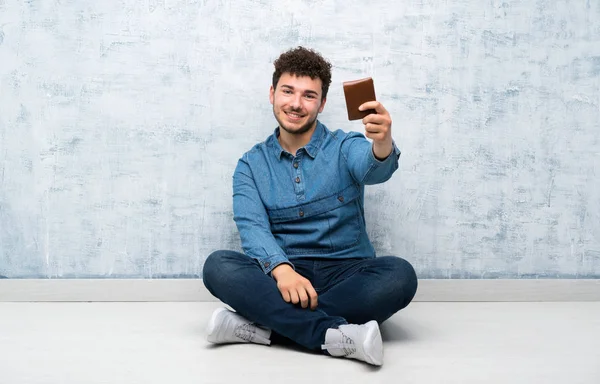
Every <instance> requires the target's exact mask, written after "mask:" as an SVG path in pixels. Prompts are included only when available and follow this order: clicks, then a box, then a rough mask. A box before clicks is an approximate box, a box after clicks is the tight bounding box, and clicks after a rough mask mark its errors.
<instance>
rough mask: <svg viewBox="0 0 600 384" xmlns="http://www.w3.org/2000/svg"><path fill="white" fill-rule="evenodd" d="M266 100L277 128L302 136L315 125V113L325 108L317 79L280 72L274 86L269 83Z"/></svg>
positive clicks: (320, 86)
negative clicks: (271, 106)
mask: <svg viewBox="0 0 600 384" xmlns="http://www.w3.org/2000/svg"><path fill="white" fill-rule="evenodd" d="M269 100H270V101H271V104H273V114H274V115H275V119H277V122H278V123H279V127H280V128H281V129H283V130H284V131H286V132H287V133H289V134H292V135H302V134H304V133H306V132H308V131H311V130H312V129H314V128H315V126H316V125H317V115H318V114H319V113H321V112H322V111H323V108H324V107H325V99H324V98H323V97H322V82H321V79H319V78H316V79H311V78H310V77H309V76H296V75H292V74H290V73H289V72H286V73H283V74H282V75H281V77H280V78H279V81H278V82H277V88H273V86H271V90H270V94H269Z"/></svg>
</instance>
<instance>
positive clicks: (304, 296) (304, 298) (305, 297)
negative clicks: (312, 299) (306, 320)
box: [298, 287, 308, 308]
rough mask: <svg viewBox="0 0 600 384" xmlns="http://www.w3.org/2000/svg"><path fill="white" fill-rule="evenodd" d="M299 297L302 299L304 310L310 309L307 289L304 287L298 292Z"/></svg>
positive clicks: (301, 303)
mask: <svg viewBox="0 0 600 384" xmlns="http://www.w3.org/2000/svg"><path fill="white" fill-rule="evenodd" d="M298 296H299V297H300V305H301V306H302V308H308V295H307V294H306V289H304V287H302V288H300V289H299V290H298Z"/></svg>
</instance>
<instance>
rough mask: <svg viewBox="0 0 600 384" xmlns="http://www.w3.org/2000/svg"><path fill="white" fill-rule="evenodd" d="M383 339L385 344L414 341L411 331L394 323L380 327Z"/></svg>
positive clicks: (388, 322)
mask: <svg viewBox="0 0 600 384" xmlns="http://www.w3.org/2000/svg"><path fill="white" fill-rule="evenodd" d="M380 330H381V338H382V339H383V341H384V342H390V341H392V342H393V341H408V340H414V339H415V336H414V334H412V333H411V332H410V329H409V328H407V327H406V326H403V325H402V324H398V323H397V322H394V321H386V322H384V323H383V324H381V326H380Z"/></svg>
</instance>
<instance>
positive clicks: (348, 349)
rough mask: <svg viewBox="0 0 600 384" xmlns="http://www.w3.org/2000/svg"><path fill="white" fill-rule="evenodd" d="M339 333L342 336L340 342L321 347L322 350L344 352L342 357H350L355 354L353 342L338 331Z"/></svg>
mask: <svg viewBox="0 0 600 384" xmlns="http://www.w3.org/2000/svg"><path fill="white" fill-rule="evenodd" d="M340 333H341V334H342V340H341V341H340V342H339V343H336V344H326V345H323V346H322V349H341V350H342V351H343V352H344V355H343V356H344V357H345V356H350V355H351V354H353V353H355V352H356V345H355V344H354V340H352V339H351V338H349V337H348V336H346V335H345V334H344V332H342V331H340Z"/></svg>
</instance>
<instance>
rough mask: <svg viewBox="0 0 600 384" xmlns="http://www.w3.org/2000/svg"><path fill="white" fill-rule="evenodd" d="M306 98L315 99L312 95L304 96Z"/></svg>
mask: <svg viewBox="0 0 600 384" xmlns="http://www.w3.org/2000/svg"><path fill="white" fill-rule="evenodd" d="M306 98H307V99H316V98H317V97H316V96H315V95H313V94H308V95H306Z"/></svg>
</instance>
